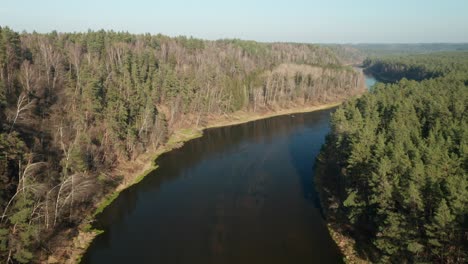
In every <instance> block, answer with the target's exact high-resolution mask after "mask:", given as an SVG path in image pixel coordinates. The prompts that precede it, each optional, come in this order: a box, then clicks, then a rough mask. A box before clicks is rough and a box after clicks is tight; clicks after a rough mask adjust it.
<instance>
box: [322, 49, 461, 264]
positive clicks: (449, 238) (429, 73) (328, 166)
mask: <svg viewBox="0 0 468 264" xmlns="http://www.w3.org/2000/svg"><path fill="white" fill-rule="evenodd" d="M364 65H365V66H366V67H367V71H369V72H372V73H373V74H376V76H377V77H378V78H380V79H381V80H387V81H390V82H389V83H386V84H385V83H378V84H376V85H375V86H374V87H373V88H372V89H371V92H370V93H367V94H365V95H363V96H362V97H360V98H358V99H354V100H350V101H348V102H346V103H345V104H344V105H343V106H341V107H339V108H338V110H337V111H336V112H335V113H334V114H333V115H332V121H331V132H330V133H329V135H328V136H327V140H326V144H325V145H324V147H323V148H322V151H321V154H320V156H319V157H318V158H317V162H318V164H317V172H318V175H319V176H318V179H317V182H318V183H319V184H320V186H321V187H320V188H323V191H322V192H321V198H322V204H323V207H324V208H323V209H324V213H325V215H326V217H327V219H328V221H329V222H331V223H332V224H333V225H334V226H335V227H338V228H335V229H337V230H338V231H339V232H342V233H344V234H346V235H347V236H350V237H352V238H353V239H354V240H355V241H356V244H355V250H356V251H357V253H358V254H359V256H360V257H361V258H363V259H367V260H370V261H371V262H381V263H466V261H467V260H468V255H467V252H468V241H467V234H468V219H467V215H468V206H467V205H468V176H467V175H468V174H467V171H468V109H467V106H468V53H466V52H440V53H439V52H438V53H434V54H419V55H408V56H404V57H403V56H382V57H380V58H371V59H367V60H366V61H365V64H364ZM398 79H401V80H398Z"/></svg>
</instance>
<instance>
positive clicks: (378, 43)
mask: <svg viewBox="0 0 468 264" xmlns="http://www.w3.org/2000/svg"><path fill="white" fill-rule="evenodd" d="M0 28H9V29H11V30H13V31H16V32H19V33H20V34H23V33H26V34H33V33H37V34H51V33H53V32H56V33H57V34H59V35H60V34H86V33H88V32H99V31H102V30H103V31H105V32H115V33H124V34H131V35H135V36H143V35H147V34H150V35H151V36H157V35H163V36H166V37H170V38H178V37H186V38H193V39H199V40H203V41H222V40H241V41H253V42H257V43H264V44H274V43H286V44H306V45H354V46H358V45H411V46H414V45H432V44H448V45H460V44H468V41H464V42H346V43H338V42H293V41H258V40H254V39H242V38H229V37H227V38H220V39H207V38H200V37H196V36H191V35H190V36H188V35H173V36H171V35H167V34H163V33H157V32H156V33H150V32H143V33H133V32H129V31H124V30H119V31H117V30H113V29H104V28H101V29H88V30H82V31H57V30H51V31H44V32H40V31H37V30H24V29H23V30H17V29H15V28H12V27H11V26H9V25H0Z"/></svg>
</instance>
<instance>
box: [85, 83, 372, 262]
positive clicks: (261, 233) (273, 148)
mask: <svg viewBox="0 0 468 264" xmlns="http://www.w3.org/2000/svg"><path fill="white" fill-rule="evenodd" d="M366 83H369V81H368V82H366ZM333 111H334V110H333V109H329V110H322V111H317V112H312V113H304V114H294V115H285V116H278V117H272V118H268V119H263V120H258V121H254V122H249V123H245V124H240V125H235V126H229V127H222V128H214V129H208V130H205V131H204V135H203V137H201V138H197V139H194V140H191V141H189V142H187V143H186V144H185V145H184V146H183V147H182V148H180V149H177V150H173V151H171V152H168V153H165V154H163V155H162V156H160V157H159V158H158V160H157V164H158V165H159V168H158V169H157V170H155V171H153V172H152V173H151V174H150V175H148V176H147V177H146V178H145V179H143V180H142V181H141V182H140V183H139V184H137V185H134V186H132V187H130V188H129V189H127V190H125V191H123V192H122V193H121V194H120V196H119V197H118V198H117V199H116V200H115V201H114V202H113V203H112V204H111V205H110V206H109V207H107V208H106V209H105V210H104V212H103V213H102V214H100V215H99V216H98V218H97V223H96V224H95V226H96V227H97V228H100V229H103V230H104V231H105V232H104V234H102V235H99V236H98V237H97V238H96V239H95V240H94V241H93V243H92V244H91V246H90V248H89V249H88V251H87V252H86V254H85V255H84V257H83V259H82V263H100V264H101V263H113V264H114V263H182V264H185V263H189V264H198V263H199V264H210V263H213V264H214V263H216V264H218V263H269V264H274V263H294V264H300V263H342V255H341V253H340V251H339V249H338V247H337V246H336V244H335V243H334V241H333V240H332V239H331V237H330V235H329V233H328V230H327V228H326V225H325V223H324V221H323V218H322V216H321V214H320V207H319V202H318V196H317V193H316V191H315V186H314V184H313V176H314V171H313V164H314V160H315V157H316V156H317V154H318V153H319V151H320V147H321V146H322V144H323V143H324V141H325V135H326V134H327V133H328V131H329V117H330V113H331V112H333Z"/></svg>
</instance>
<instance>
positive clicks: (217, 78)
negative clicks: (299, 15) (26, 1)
mask: <svg viewBox="0 0 468 264" xmlns="http://www.w3.org/2000/svg"><path fill="white" fill-rule="evenodd" d="M362 78H363V77H362V75H361V74H360V73H358V72H355V71H353V70H352V69H350V68H347V67H344V66H341V65H340V63H339V60H338V59H337V57H336V56H335V55H334V53H333V52H332V51H331V50H330V49H328V48H322V47H318V46H314V45H302V44H283V43H274V44H263V43H256V42H252V41H240V40H220V41H203V40H199V39H193V38H186V37H177V38H170V37H166V36H163V35H156V36H155V35H149V34H146V35H131V34H128V33H117V32H112V31H108V32H106V31H97V32H93V31H89V32H87V33H73V34H69V33H56V32H52V33H50V34H37V33H21V34H19V33H17V32H14V31H12V30H10V29H9V28H0V122H1V123H0V213H1V218H0V258H1V259H2V260H6V262H7V263H10V262H21V263H25V262H29V261H31V260H35V261H39V259H38V258H37V255H36V257H35V254H36V253H37V252H38V251H42V252H45V254H50V253H52V252H51V251H50V250H53V249H51V248H50V246H49V244H48V241H50V238H51V237H53V236H55V235H56V234H57V233H60V232H61V230H62V229H64V228H68V227H73V226H76V225H77V224H79V223H80V222H81V221H82V220H83V219H84V217H85V214H86V212H89V211H90V208H92V207H93V206H94V205H95V204H96V202H97V201H99V199H100V198H102V196H103V194H105V193H107V192H109V191H111V190H112V189H113V188H115V186H117V185H118V184H119V182H120V180H121V175H118V174H117V173H115V172H113V169H114V168H115V167H116V166H117V165H118V164H119V163H121V162H122V161H128V160H133V159H135V158H136V157H138V156H139V155H140V154H141V153H145V152H154V151H155V150H156V149H158V147H159V146H161V145H163V144H165V142H166V140H167V138H168V136H169V135H170V134H171V133H172V131H174V129H176V128H180V127H195V126H203V125H204V123H205V122H206V120H207V119H208V118H215V117H216V116H220V115H229V114H230V113H232V112H234V111H237V110H244V111H274V110H275V109H279V108H288V107H293V106H295V105H297V104H321V103H327V102H336V101H339V100H342V99H344V98H346V97H348V96H351V95H354V94H357V93H360V92H361V91H362V89H363V88H364V84H363V79H362Z"/></svg>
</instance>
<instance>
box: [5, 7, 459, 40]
mask: <svg viewBox="0 0 468 264" xmlns="http://www.w3.org/2000/svg"><path fill="white" fill-rule="evenodd" d="M25 4H26V5H27V6H28V8H27V9H25V8H24V6H25ZM383 11H384V12H383ZM467 11H468V2H466V1H460V0H451V1H444V2H440V1H422V0H414V1H411V2H407V1H403V0H396V1H393V2H392V3H387V2H378V3H377V2H376V1H371V0H363V1H359V3H353V2H349V1H344V0H334V1H331V2H327V3H324V2H321V1H305V0H292V1H289V2H288V3H279V2H273V3H271V2H269V1H264V0H262V1H258V2H255V3H250V2H248V1H245V0H240V1H237V2H235V3H226V2H219V1H214V0H207V1H200V2H197V1H171V2H161V1H156V2H152V1H149V0H139V1H133V2H125V1H109V0H105V1H100V2H98V3H93V2H92V1H91V0H85V1H80V2H76V3H62V2H60V1H54V0H45V1H41V2H35V1H24V2H23V3H21V4H18V2H7V3H4V4H3V7H2V9H0V25H2V26H8V27H9V28H11V29H13V30H15V31H19V32H22V31H26V32H33V31H35V32H38V33H50V32H52V31H54V30H56V31H57V32H63V33H73V32H83V33H84V32H87V31H88V30H89V29H91V30H92V31H99V30H101V29H104V30H107V31H111V30H112V31H115V32H128V33H131V34H146V33H150V34H152V35H157V34H162V35H166V36H170V37H178V36H186V37H194V38H198V39H204V40H221V39H242V40H252V41H256V42H263V43H275V42H281V43H311V44H429V43H444V44H462V43H468V34H467V33H466V32H468V17H467V16H466V15H465V14H466V12H467Z"/></svg>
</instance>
